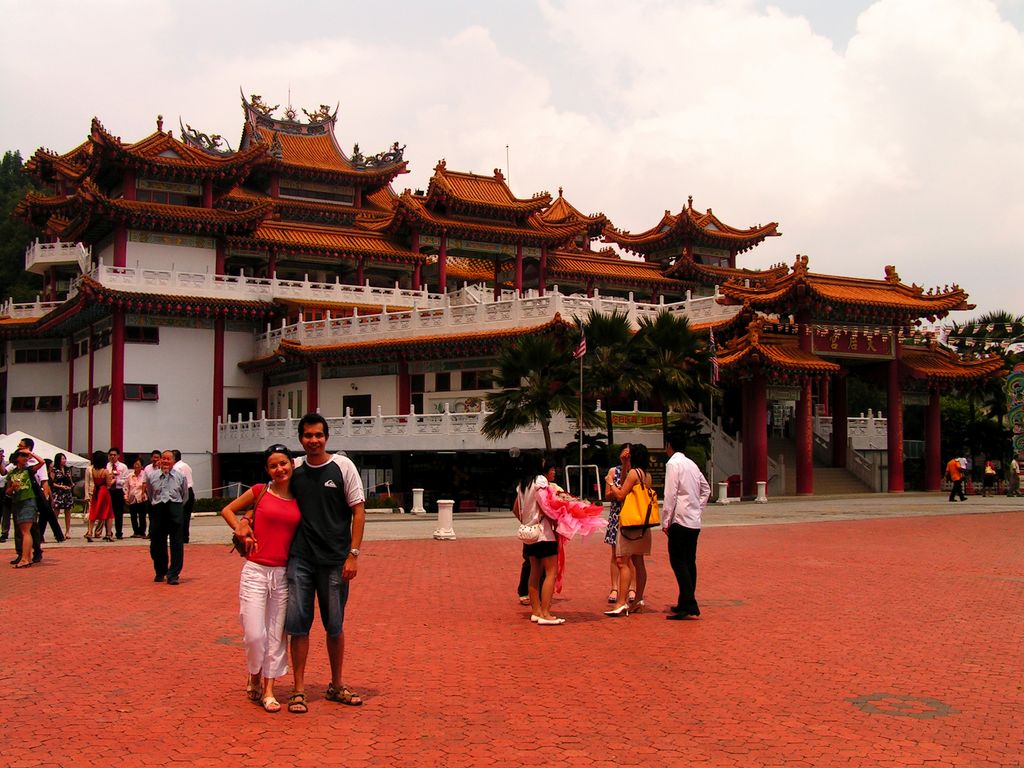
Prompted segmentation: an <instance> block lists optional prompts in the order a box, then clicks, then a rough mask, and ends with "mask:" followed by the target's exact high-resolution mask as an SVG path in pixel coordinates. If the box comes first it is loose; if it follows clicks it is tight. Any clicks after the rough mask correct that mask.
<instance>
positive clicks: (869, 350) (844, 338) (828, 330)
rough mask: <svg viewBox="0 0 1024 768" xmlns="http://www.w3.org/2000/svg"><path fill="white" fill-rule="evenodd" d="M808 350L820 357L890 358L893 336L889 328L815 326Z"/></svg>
mask: <svg viewBox="0 0 1024 768" xmlns="http://www.w3.org/2000/svg"><path fill="white" fill-rule="evenodd" d="M811 352H813V353H814V354H816V355H821V356H822V357H861V358H867V359H874V360H892V359H893V358H894V357H895V356H896V335H895V334H894V333H893V331H892V329H891V328H879V327H875V326H857V325H815V326H814V327H813V328H812V329H811Z"/></svg>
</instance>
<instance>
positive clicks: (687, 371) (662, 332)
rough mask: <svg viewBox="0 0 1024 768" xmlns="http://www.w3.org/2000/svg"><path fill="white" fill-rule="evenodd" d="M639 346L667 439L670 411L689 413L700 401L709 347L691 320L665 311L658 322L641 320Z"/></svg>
mask: <svg viewBox="0 0 1024 768" xmlns="http://www.w3.org/2000/svg"><path fill="white" fill-rule="evenodd" d="M636 343H637V344H638V345H639V350H640V353H641V355H642V358H641V359H642V361H643V362H642V365H643V368H644V371H645V373H646V378H647V381H648V383H649V384H650V386H651V398H652V399H653V400H654V402H655V404H656V405H657V406H658V407H659V408H660V409H661V430H662V437H663V438H664V437H665V436H666V435H667V434H668V411H669V408H674V409H676V410H679V411H683V412H689V411H692V410H693V409H694V407H695V403H696V402H698V401H699V399H700V394H701V390H702V387H703V385H702V384H701V380H700V379H701V373H702V372H703V371H704V370H705V369H707V367H708V365H709V353H708V348H707V344H706V343H705V342H704V340H703V339H702V338H701V337H700V336H698V335H697V334H696V333H694V331H693V329H692V328H691V327H690V321H689V320H687V319H686V318H685V317H683V316H681V315H677V314H673V313H671V312H669V311H668V310H664V309H663V310H662V311H660V312H659V313H658V314H657V315H655V316H654V319H651V318H648V317H644V318H641V320H640V330H639V331H638V332H637V340H636Z"/></svg>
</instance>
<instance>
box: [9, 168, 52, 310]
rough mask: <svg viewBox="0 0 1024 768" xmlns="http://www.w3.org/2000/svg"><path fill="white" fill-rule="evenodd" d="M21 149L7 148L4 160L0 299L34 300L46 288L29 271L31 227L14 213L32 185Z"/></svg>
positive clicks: (32, 234)
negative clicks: (24, 167) (14, 215)
mask: <svg viewBox="0 0 1024 768" xmlns="http://www.w3.org/2000/svg"><path fill="white" fill-rule="evenodd" d="M23 165H24V164H23V163H22V161H21V153H20V152H18V151H17V150H15V151H14V152H10V151H8V152H5V153H4V157H3V160H0V301H6V300H7V299H8V298H9V297H10V298H13V299H14V300H15V301H17V302H27V301H34V300H35V298H36V296H37V295H38V294H39V292H40V291H41V290H42V280H41V279H40V277H39V276H38V275H33V274H31V273H29V272H26V271H25V248H26V247H28V244H29V243H31V242H32V239H33V238H34V236H35V235H34V233H33V232H32V229H31V227H29V226H28V225H27V224H25V223H24V222H23V221H20V220H18V219H15V218H14V217H13V216H12V213H13V212H14V208H15V206H16V205H17V204H18V203H19V202H21V200H22V198H23V197H25V193H26V192H28V191H29V190H30V189H32V183H31V181H30V180H29V178H28V177H27V176H26V175H25V174H24V173H22V167H23Z"/></svg>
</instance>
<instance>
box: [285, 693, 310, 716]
mask: <svg viewBox="0 0 1024 768" xmlns="http://www.w3.org/2000/svg"><path fill="white" fill-rule="evenodd" d="M288 711H289V712H291V713H292V714H293V715H304V714H306V713H307V712H309V707H307V706H306V694H305V693H303V692H302V691H296V692H295V693H293V694H292V695H291V696H289V697H288Z"/></svg>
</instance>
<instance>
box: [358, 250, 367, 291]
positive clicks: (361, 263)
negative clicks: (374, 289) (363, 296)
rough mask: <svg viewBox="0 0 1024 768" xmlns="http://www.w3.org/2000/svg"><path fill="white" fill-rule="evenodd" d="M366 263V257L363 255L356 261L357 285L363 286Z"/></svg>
mask: <svg viewBox="0 0 1024 768" xmlns="http://www.w3.org/2000/svg"><path fill="white" fill-rule="evenodd" d="M365 263H366V259H364V258H363V257H362V256H360V257H359V261H357V262H356V285H358V286H359V287H360V288H362V287H363V266H364V264H365Z"/></svg>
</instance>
